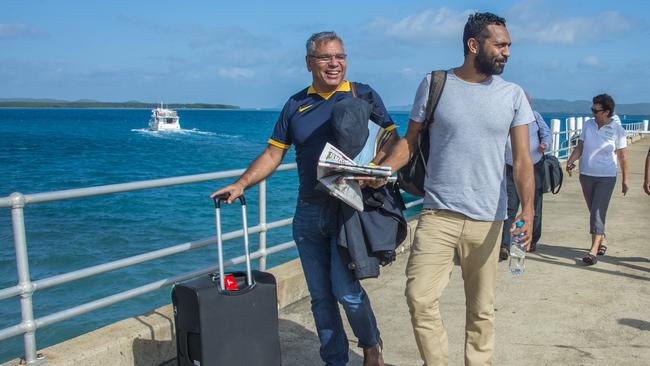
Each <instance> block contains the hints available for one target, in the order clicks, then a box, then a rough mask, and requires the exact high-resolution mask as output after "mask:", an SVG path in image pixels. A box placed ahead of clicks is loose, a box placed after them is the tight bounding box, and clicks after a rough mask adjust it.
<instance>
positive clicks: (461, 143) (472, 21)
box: [380, 13, 535, 366]
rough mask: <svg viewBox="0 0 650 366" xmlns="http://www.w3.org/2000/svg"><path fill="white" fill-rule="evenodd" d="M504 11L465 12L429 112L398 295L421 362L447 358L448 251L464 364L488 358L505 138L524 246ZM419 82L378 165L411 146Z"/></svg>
mask: <svg viewBox="0 0 650 366" xmlns="http://www.w3.org/2000/svg"><path fill="white" fill-rule="evenodd" d="M510 43H511V41H510V35H509V34H508V30H507V29H506V25H505V19H503V18H501V17H499V16H496V15H494V14H491V13H476V14H473V15H471V16H470V17H469V19H468V20H467V23H466V24H465V30H464V33H463V48H464V54H465V59H464V62H463V64H462V65H461V66H460V67H457V68H453V69H450V70H449V71H447V78H446V81H445V84H444V89H443V91H442V94H441V95H440V99H439V102H438V106H437V108H436V110H435V113H434V118H433V122H432V123H430V124H429V127H428V128H429V138H430V150H429V160H428V162H427V167H426V169H427V175H426V178H425V181H424V191H425V196H424V202H423V211H422V214H421V215H420V219H419V221H418V226H417V229H416V231H415V234H414V240H413V245H412V247H411V254H410V256H409V261H408V264H407V267H406V277H407V280H406V301H407V303H408V306H409V310H410V312H411V322H412V324H413V331H414V333H415V339H416V341H417V345H418V349H419V351H420V356H421V357H422V360H423V361H424V362H425V364H426V365H427V366H438V365H447V364H448V363H449V356H448V344H447V342H448V341H447V333H446V331H445V329H444V326H443V322H442V318H441V316H440V308H439V303H440V302H439V299H440V296H441V294H442V292H443V290H444V288H445V287H446V286H447V284H448V282H449V277H450V274H451V270H452V268H453V266H454V265H453V264H454V252H456V253H457V254H458V257H459V259H460V267H461V269H462V272H463V281H464V286H465V297H466V322H465V335H466V336H465V365H468V366H471V365H491V364H492V355H493V352H494V338H495V335H494V315H495V313H494V292H495V287H496V274H497V262H498V254H499V239H500V237H501V226H502V224H503V220H504V219H505V218H506V208H507V194H506V185H505V177H504V175H505V174H504V173H505V159H504V155H505V149H506V141H507V140H508V138H510V141H511V143H512V159H513V164H512V165H513V176H514V182H515V186H516V188H517V193H518V194H519V198H520V201H521V206H522V212H521V214H519V215H518V216H517V217H516V218H515V221H519V220H522V221H524V225H523V227H521V228H519V229H516V230H515V231H514V232H513V234H515V235H518V234H522V237H521V241H522V242H523V243H524V244H525V245H526V246H528V245H529V244H530V234H531V233H532V221H533V214H534V209H533V190H534V187H535V183H534V179H533V164H532V161H531V157H530V150H529V143H528V140H529V138H528V127H527V125H528V124H529V123H531V122H533V121H534V120H535V117H534V115H533V111H532V110H531V108H530V105H529V103H528V101H527V100H526V96H525V95H524V91H523V90H522V89H521V87H519V86H518V85H516V84H514V83H510V82H507V81H505V80H503V79H502V78H501V77H499V74H501V73H502V72H503V69H504V67H505V65H506V62H507V60H508V58H509V57H510ZM431 77H432V75H431V74H427V75H426V77H425V78H424V80H422V82H421V83H420V87H419V88H418V90H417V92H416V96H415V101H414V103H413V109H412V110H411V114H410V121H409V126H408V131H407V132H406V136H405V137H404V138H403V139H401V140H400V141H399V142H398V143H397V144H396V145H395V147H394V149H393V151H392V152H391V153H390V154H389V156H388V157H387V158H386V159H385V160H384V161H381V162H380V163H381V165H389V166H391V168H393V170H397V169H399V168H400V167H402V166H403V165H405V164H406V162H407V161H408V160H409V159H410V157H411V156H412V155H413V152H414V151H415V150H416V146H417V141H418V137H419V134H420V130H421V126H422V123H423V121H424V120H425V118H428V117H427V116H425V114H426V110H427V106H426V105H427V101H428V96H429V88H430V83H431Z"/></svg>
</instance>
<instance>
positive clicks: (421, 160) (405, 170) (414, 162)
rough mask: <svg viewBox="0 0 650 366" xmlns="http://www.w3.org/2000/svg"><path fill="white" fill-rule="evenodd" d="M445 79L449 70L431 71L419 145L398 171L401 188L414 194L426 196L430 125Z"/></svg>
mask: <svg viewBox="0 0 650 366" xmlns="http://www.w3.org/2000/svg"><path fill="white" fill-rule="evenodd" d="M445 81H447V71H445V70H439V71H432V72H431V85H429V98H428V99H427V106H426V113H425V118H424V123H422V129H421V130H420V134H419V135H418V142H417V146H416V148H415V151H414V152H413V156H412V157H411V159H410V160H409V162H408V163H406V165H404V166H403V167H402V168H401V169H400V170H399V171H398V172H397V182H398V183H399V186H400V188H401V189H403V190H405V191H406V192H408V193H410V194H412V195H414V196H420V197H422V196H424V179H425V177H426V175H427V160H428V159H429V126H430V125H431V124H432V123H433V114H434V112H435V111H436V107H437V106H438V102H439V101H440V96H441V95H442V89H443V88H444V87H445Z"/></svg>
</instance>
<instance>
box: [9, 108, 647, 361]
mask: <svg viewBox="0 0 650 366" xmlns="http://www.w3.org/2000/svg"><path fill="white" fill-rule="evenodd" d="M584 120H585V118H584V117H577V118H576V117H570V118H567V119H566V120H565V124H566V127H565V129H564V131H561V129H560V120H558V119H553V120H551V131H552V136H553V145H552V147H551V152H550V153H551V154H555V155H556V156H558V157H560V158H566V157H567V156H568V154H569V153H570V151H571V149H572V148H573V147H574V146H575V138H576V137H577V136H579V134H580V132H581V130H582V124H583V122H584ZM624 127H625V128H626V130H627V131H628V135H630V134H646V133H648V121H647V120H645V121H643V122H638V123H633V124H627V125H625V126H624ZM293 169H296V164H283V165H281V166H279V167H278V169H277V170H278V171H284V170H293ZM243 172H244V169H239V170H229V171H222V172H215V173H207V174H197V175H189V176H181V177H172V178H165V179H155V180H147V181H139V182H131V183H123V184H112V185H104V186H98V187H89V188H80V189H70V190H64V191H55V192H46V193H37V194H28V195H23V194H21V193H13V194H11V195H10V196H8V197H0V208H10V209H11V217H12V229H13V237H14V247H15V255H16V270H17V274H18V284H17V285H16V286H13V287H8V288H4V289H0V300H4V299H8V298H11V297H17V296H20V307H21V314H22V315H21V317H22V320H21V322H20V323H19V324H16V325H14V326H11V327H8V328H4V329H0V341H2V340H4V339H7V338H11V337H15V336H18V335H21V334H22V335H23V338H24V339H23V343H24V351H25V354H24V359H23V362H24V364H27V365H38V364H41V363H44V362H46V359H45V358H44V357H43V356H41V355H40V354H38V353H37V347H36V338H35V333H36V331H37V330H38V329H39V328H43V327H45V326H48V325H51V324H54V323H57V322H60V321H63V320H66V319H70V318H72V317H76V316H79V315H81V314H85V313H88V312H90V311H93V310H97V309H101V308H103V307H106V306H109V305H112V304H115V303H118V302H121V301H125V300H128V299H131V298H133V297H136V296H140V295H143V294H146V293H149V292H152V291H155V290H158V289H161V288H164V287H168V286H171V285H173V284H174V283H177V282H180V281H183V280H186V279H189V278H192V277H195V276H198V275H201V274H205V273H209V272H213V271H216V270H217V267H216V266H212V267H208V268H203V269H199V270H196V271H193V272H188V273H184V274H181V275H178V276H175V277H169V278H164V279H161V280H158V281H155V282H151V283H149V284H146V285H143V286H139V287H135V288H132V289H129V290H127V291H123V292H120V293H117V294H113V295H110V296H107V297H103V298H100V299H97V300H94V301H91V302H88V303H85V304H81V305H78V306H75V307H72V308H68V309H64V310H62V311H59V312H56V313H53V314H49V315H46V316H43V317H40V318H36V319H35V318H34V314H33V304H32V296H33V294H34V292H35V291H40V290H44V289H46V288H51V287H54V286H59V285H62V284H65V283H69V282H72V281H77V280H80V279H83V278H88V277H91V276H96V275H99V274H102V273H106V272H109V271H114V270H117V269H121V268H125V267H129V266H133V265H137V264H140V263H143V262H147V261H151V260H154V259H159V258H163V257H167V256H170V255H174V254H178V253H182V252H185V251H188V250H192V249H197V248H202V247H205V246H207V245H210V244H214V243H215V242H216V239H215V238H214V237H210V238H204V239H199V240H196V241H190V242H187V243H182V244H178V245H174V246H171V247H167V248H163V249H159V250H155V251H150V252H146V253H143V254H139V255H135V256H132V257H127V258H123V259H119V260H116V261H111V262H107V263H103V264H100V265H95V266H91V267H87V268H83V269H80V270H76V271H72V272H68V273H64V274H60V275H56V276H52V277H48V278H44V279H40V280H37V281H32V279H31V277H30V271H29V259H28V255H27V235H26V231H25V221H24V207H25V206H26V205H31V204H37V203H46V202H53V201H61V200H68V199H77V198H88V197H92V196H98V195H107V194H114V193H123V192H131V191H138V190H143V189H151V188H161V187H167V186H173V185H181V184H191V183H199V182H206V181H213V180H219V179H224V178H233V177H237V176H239V175H241V174H242V173H243ZM421 203H422V199H418V200H415V201H412V202H409V203H407V204H406V207H407V208H411V207H413V206H416V205H419V204H421ZM258 204H259V213H258V215H259V224H258V225H256V226H252V227H249V228H248V231H249V233H252V234H255V233H257V234H259V247H258V250H257V251H255V252H253V253H251V258H252V259H259V264H258V266H259V268H260V270H264V269H265V268H266V258H267V256H268V255H271V254H274V253H278V252H281V251H284V250H287V249H289V248H291V247H293V246H294V245H295V243H294V242H293V241H290V242H286V243H282V244H279V245H275V246H273V247H270V248H267V246H266V232H267V231H269V230H272V229H277V228H280V227H283V226H287V225H290V224H291V223H292V221H293V220H292V218H285V219H281V220H278V221H274V222H270V223H267V222H266V181H262V182H260V184H259V199H258ZM241 236H243V229H242V230H235V231H232V232H229V233H226V234H224V235H223V239H224V240H231V239H234V238H238V237H241ZM243 262H244V256H239V257H235V258H231V259H230V260H227V261H225V262H224V267H230V266H234V265H237V264H240V263H243Z"/></svg>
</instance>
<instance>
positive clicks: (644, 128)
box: [643, 119, 648, 132]
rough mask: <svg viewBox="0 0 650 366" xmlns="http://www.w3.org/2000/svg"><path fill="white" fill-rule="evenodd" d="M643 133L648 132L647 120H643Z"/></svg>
mask: <svg viewBox="0 0 650 366" xmlns="http://www.w3.org/2000/svg"><path fill="white" fill-rule="evenodd" d="M643 131H644V132H648V120H647V119H644V120H643Z"/></svg>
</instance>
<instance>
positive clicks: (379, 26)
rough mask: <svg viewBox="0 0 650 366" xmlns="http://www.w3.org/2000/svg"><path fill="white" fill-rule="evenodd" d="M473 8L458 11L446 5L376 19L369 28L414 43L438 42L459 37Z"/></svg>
mask: <svg viewBox="0 0 650 366" xmlns="http://www.w3.org/2000/svg"><path fill="white" fill-rule="evenodd" d="M473 12H474V11H473V10H465V11H462V12H457V11H454V10H451V9H448V8H445V7H442V8H440V9H437V10H426V11H423V12H421V13H418V14H414V15H409V16H407V17H404V18H402V19H399V20H396V21H392V20H389V19H384V18H380V19H376V20H375V21H373V22H372V23H371V24H370V25H369V28H370V29H371V30H375V31H379V32H380V33H383V34H384V35H386V36H389V37H391V38H395V39H398V40H402V41H408V42H414V43H425V44H426V43H436V42H438V41H440V40H448V39H451V38H453V39H457V38H458V35H459V34H463V27H464V26H465V22H466V21H467V17H468V16H469V15H470V14H471V13H473Z"/></svg>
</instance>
